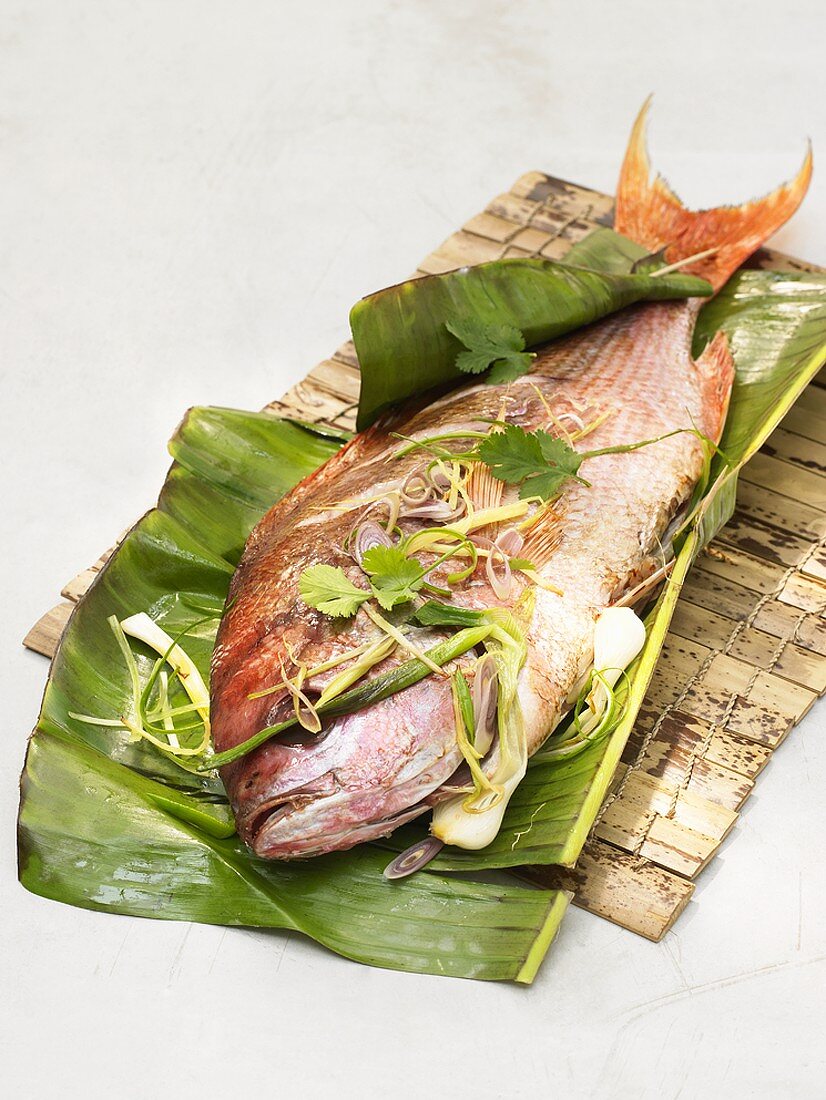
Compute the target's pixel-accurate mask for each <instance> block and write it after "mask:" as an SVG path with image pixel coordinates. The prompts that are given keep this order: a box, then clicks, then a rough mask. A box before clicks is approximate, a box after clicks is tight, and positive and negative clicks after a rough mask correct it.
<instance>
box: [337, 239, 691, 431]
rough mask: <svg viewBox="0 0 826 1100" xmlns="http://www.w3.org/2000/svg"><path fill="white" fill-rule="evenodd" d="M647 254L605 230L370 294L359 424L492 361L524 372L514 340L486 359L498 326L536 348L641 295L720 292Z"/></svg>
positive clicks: (355, 321)
mask: <svg viewBox="0 0 826 1100" xmlns="http://www.w3.org/2000/svg"><path fill="white" fill-rule="evenodd" d="M645 254H646V252H645V249H644V248H640V247H639V245H636V244H634V242H633V241H629V240H627V239H626V238H624V237H621V236H620V235H619V234H617V233H614V232H613V231H612V230H610V229H602V230H598V231H597V232H595V233H592V234H591V235H590V236H588V237H586V239H585V240H584V241H582V242H581V243H580V244H578V245H576V246H574V248H573V249H571V251H570V253H569V254H568V257H566V260H565V262H564V263H558V262H556V261H552V260H533V259H509V260H495V261H493V262H491V263H487V264H479V265H478V266H476V267H470V268H462V269H461V270H459V271H449V272H447V273H446V274H444V275H427V276H425V277H423V278H420V279H413V280H410V281H409V282H406V283H400V284H399V285H398V286H392V287H388V288H387V289H385V290H380V291H378V292H377V293H376V294H371V295H370V296H369V297H368V298H364V299H363V300H362V301H361V302H358V303H356V305H355V306H354V307H353V309H352V311H351V313H350V325H351V328H352V331H353V340H354V341H355V345H356V351H357V353H358V357H359V363H360V365H361V395H360V399H359V412H358V427H359V429H361V428H366V427H367V426H368V425H369V424H371V423H372V422H373V421H374V420H375V419H376V417H377V416H378V415H379V414H380V413H381V411H382V410H383V409H386V408H388V407H389V406H391V405H396V404H398V402H400V401H403V400H404V399H405V398H408V397H413V396H415V395H416V394H420V393H424V392H425V391H426V390H429V389H431V388H432V387H434V386H443V385H446V384H456V383H458V382H460V381H462V379H464V378H466V372H467V371H471V372H473V373H478V372H480V371H483V370H485V369H486V367H487V366H488V365H490V363H495V365H494V367H493V368H492V372H491V376H489V380H490V381H494V380H495V381H497V382H504V381H507V380H509V378H512V377H513V373H514V372H518V373H519V374H521V373H524V368H525V367H526V366H527V364H526V362H525V360H524V359H521V358H518V357H519V356H521V355H524V354H525V353H524V352H522V351H520V350H519V349H517V348H515V347H514V346H513V345H512V343H511V345H509V346H508V347H507V349H506V351H507V354H502V353H500V355H499V356H498V358H497V359H494V358H493V357H492V356H491V358H488V359H487V360H486V356H487V354H488V352H487V351H486V350H476V348H477V340H478V338H479V334H480V333H485V332H488V331H490V332H491V333H493V332H494V331H498V333H499V339H501V333H502V331H503V330H504V331H507V332H510V333H513V332H516V333H518V334H519V335H520V338H521V339H523V340H524V343H523V344H522V347H523V348H524V347H528V348H532V347H536V346H537V345H539V344H543V343H545V342H547V341H548V340H552V339H554V338H555V337H557V336H561V335H563V334H564V333H566V332H571V331H573V330H574V329H576V328H579V327H581V326H582V325H587V324H591V323H592V322H594V321H598V320H599V319H600V318H601V317H605V316H606V315H607V314H609V313H613V312H615V311H616V310H618V309H623V308H624V307H625V306H629V305H632V304H633V303H634V302H640V301H659V300H663V299H669V298H687V297H691V296H692V295H708V294H710V293H711V287H710V286H709V285H708V283H706V282H704V281H703V280H702V279H697V278H694V277H693V276H691V275H683V274H681V273H680V272H673V273H671V274H669V275H662V276H657V277H653V276H652V275H651V274H649V273H646V272H643V273H640V274H632V273H631V267H632V264H633V263H634V262H635V261H636V260H638V259H640V257H641V256H645ZM577 265H578V266H577ZM448 325H449V326H450V328H448ZM468 326H469V327H468ZM489 326H498V329H497V330H492V329H489ZM451 328H452V329H453V330H454V331H451ZM454 332H457V333H458V332H463V333H465V335H468V336H469V337H472V339H471V342H468V343H465V340H464V336H459V335H455V334H454ZM495 342H496V341H495ZM478 346H479V348H480V349H481V344H479V345H478ZM471 348H473V349H474V350H473V351H472V353H471V354H470V355H469V356H468V357H466V358H463V359H462V361H461V364H457V358H458V357H459V356H460V355H462V353H463V352H465V351H468V350H469V349H471Z"/></svg>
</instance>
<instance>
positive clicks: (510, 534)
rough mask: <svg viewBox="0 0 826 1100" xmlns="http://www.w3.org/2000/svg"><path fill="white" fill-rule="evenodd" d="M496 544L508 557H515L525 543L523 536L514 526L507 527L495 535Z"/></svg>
mask: <svg viewBox="0 0 826 1100" xmlns="http://www.w3.org/2000/svg"><path fill="white" fill-rule="evenodd" d="M495 541H496V546H497V547H498V548H499V549H500V550H501V551H502V553H503V554H506V555H507V556H508V557H509V558H515V557H516V556H517V554H518V553H519V551H520V550H521V549H522V547H523V546H524V545H525V536H524V535H523V534H522V532H521V531H517V529H516V528H515V527H507V528H506V529H505V530H504V531H500V532H499V534H498V535H497V536H496V540H495Z"/></svg>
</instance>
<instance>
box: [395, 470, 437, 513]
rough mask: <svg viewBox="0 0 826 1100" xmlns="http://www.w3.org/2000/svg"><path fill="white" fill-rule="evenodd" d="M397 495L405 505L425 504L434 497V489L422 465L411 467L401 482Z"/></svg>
mask: <svg viewBox="0 0 826 1100" xmlns="http://www.w3.org/2000/svg"><path fill="white" fill-rule="evenodd" d="M399 495H400V496H401V500H402V504H405V505H416V504H425V503H426V502H427V501H430V500H433V499H434V497H435V495H436V490H435V489H434V487H433V484H432V482H431V479H430V478H429V477H428V474H427V470H426V469H425V467H424V466H423V465H421V464H420V465H418V466H414V467H413V469H412V470H411V471H410V473H409V474H408V475H407V477H406V478H405V479H404V481H403V482H402V486H401V489H399Z"/></svg>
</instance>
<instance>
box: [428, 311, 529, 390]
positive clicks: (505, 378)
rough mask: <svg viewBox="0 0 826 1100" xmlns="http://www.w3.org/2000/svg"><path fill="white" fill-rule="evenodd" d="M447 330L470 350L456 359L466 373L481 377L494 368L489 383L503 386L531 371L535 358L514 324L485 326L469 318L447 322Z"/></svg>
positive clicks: (457, 364)
mask: <svg viewBox="0 0 826 1100" xmlns="http://www.w3.org/2000/svg"><path fill="white" fill-rule="evenodd" d="M445 327H446V328H447V330H448V332H452V333H453V335H454V336H455V337H456V338H457V339H458V340H461V341H462V343H463V344H464V345H465V348H466V349H467V350H466V351H460V352H459V354H458V355H457V356H456V366H457V367H458V368H459V370H461V371H464V372H465V373H466V374H480V373H481V372H482V371H485V370H487V369H488V367H491V366H492V368H493V369H492V370H491V372H490V374H489V375H488V378H487V381H488V382H491V383H494V384H499V383H501V382H512V381H513V380H514V379H515V378H519V376H520V375H522V374H525V372H526V371H528V370H530V366H531V363H532V361H533V359H534V356H533V355H531V354H530V353H528V352H526V351H525V337H524V336H523V335H522V333H521V332H520V331H519V329H518V328H515V327H514V326H513V325H503V324H482V323H481V322H480V321H478V320H475V319H474V318H472V317H467V318H458V319H454V320H451V321H447V322H446V324H445Z"/></svg>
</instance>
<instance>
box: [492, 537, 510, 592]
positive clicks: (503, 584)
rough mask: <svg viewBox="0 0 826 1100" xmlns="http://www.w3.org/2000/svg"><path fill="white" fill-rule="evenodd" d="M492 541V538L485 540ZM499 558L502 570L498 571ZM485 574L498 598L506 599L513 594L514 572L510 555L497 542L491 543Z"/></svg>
mask: <svg viewBox="0 0 826 1100" xmlns="http://www.w3.org/2000/svg"><path fill="white" fill-rule="evenodd" d="M485 541H488V542H489V541H490V540H485ZM497 558H499V559H500V561H501V563H502V565H501V572H500V573H497V571H496V559H497ZM485 576H486V577H487V578H488V583H489V584H490V586H491V588H492V589H493V594H494V596H496V598H497V600H506V599H507V598H508V597H509V596H510V594H511V586H512V582H513V574H512V573H511V563H510V559H509V558H508V555H507V554H506V553H505V551H504V550H502V549H501V548H500V547H499V546H497V545H496V543H495V542H491V543H490V547H489V548H488V557H487V560H486V562H485Z"/></svg>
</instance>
